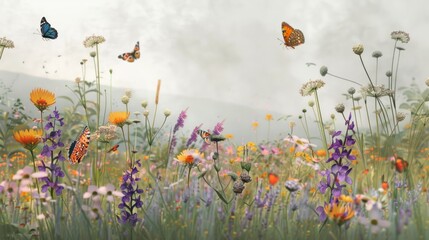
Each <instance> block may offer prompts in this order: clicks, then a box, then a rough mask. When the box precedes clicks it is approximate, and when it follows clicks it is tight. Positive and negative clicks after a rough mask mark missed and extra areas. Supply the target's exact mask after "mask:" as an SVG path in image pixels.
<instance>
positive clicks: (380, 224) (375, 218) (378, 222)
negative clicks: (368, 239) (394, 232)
mask: <svg viewBox="0 0 429 240" xmlns="http://www.w3.org/2000/svg"><path fill="white" fill-rule="evenodd" d="M359 222H360V223H361V224H363V225H365V226H366V228H369V229H370V230H371V233H373V234H374V233H378V232H380V231H381V230H382V229H383V228H387V227H389V226H390V222H389V221H386V220H384V219H383V215H382V212H381V211H380V210H379V209H377V208H373V209H372V210H371V211H369V213H368V218H365V217H359Z"/></svg>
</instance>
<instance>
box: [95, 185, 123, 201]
mask: <svg viewBox="0 0 429 240" xmlns="http://www.w3.org/2000/svg"><path fill="white" fill-rule="evenodd" d="M98 193H99V194H101V195H106V196H107V197H106V199H107V201H109V202H113V200H114V199H113V196H115V197H123V196H124V194H123V193H122V192H118V191H115V187H114V186H113V185H112V184H110V183H109V184H107V185H106V186H101V187H100V188H99V189H98Z"/></svg>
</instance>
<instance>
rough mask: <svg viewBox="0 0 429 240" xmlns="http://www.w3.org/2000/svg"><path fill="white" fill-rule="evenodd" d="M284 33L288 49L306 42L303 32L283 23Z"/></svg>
mask: <svg viewBox="0 0 429 240" xmlns="http://www.w3.org/2000/svg"><path fill="white" fill-rule="evenodd" d="M282 32H283V39H284V41H285V42H284V44H285V45H286V46H287V47H291V48H295V47H296V46H298V45H301V44H303V43H304V42H305V38H304V34H303V33H302V32H301V30H299V29H295V28H293V27H291V26H290V25H289V24H287V23H286V22H282Z"/></svg>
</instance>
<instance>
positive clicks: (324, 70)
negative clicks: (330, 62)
mask: <svg viewBox="0 0 429 240" xmlns="http://www.w3.org/2000/svg"><path fill="white" fill-rule="evenodd" d="M327 73H328V67H327V66H321V67H320V75H322V77H324V76H325V75H326V74H327Z"/></svg>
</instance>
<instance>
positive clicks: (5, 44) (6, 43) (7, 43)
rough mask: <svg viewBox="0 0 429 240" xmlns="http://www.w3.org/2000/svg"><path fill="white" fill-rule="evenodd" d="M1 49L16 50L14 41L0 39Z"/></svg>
mask: <svg viewBox="0 0 429 240" xmlns="http://www.w3.org/2000/svg"><path fill="white" fill-rule="evenodd" d="M0 47H4V48H14V47H15V45H13V41H12V40H9V39H7V38H5V37H2V38H0Z"/></svg>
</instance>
